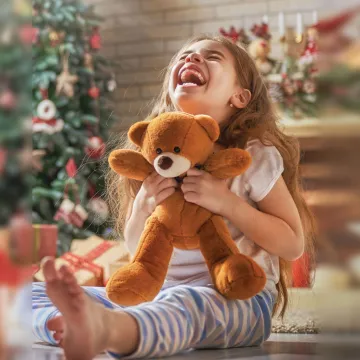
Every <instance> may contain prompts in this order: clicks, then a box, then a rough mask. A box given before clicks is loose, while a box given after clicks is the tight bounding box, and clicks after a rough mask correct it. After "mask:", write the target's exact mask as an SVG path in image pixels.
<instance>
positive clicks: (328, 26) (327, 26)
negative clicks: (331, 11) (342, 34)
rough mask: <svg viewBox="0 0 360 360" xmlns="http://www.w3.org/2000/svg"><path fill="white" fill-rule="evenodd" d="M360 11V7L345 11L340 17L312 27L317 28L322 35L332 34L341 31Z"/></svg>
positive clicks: (322, 21)
mask: <svg viewBox="0 0 360 360" xmlns="http://www.w3.org/2000/svg"><path fill="white" fill-rule="evenodd" d="M359 11H360V6H358V7H356V8H354V9H351V10H348V11H345V12H343V13H341V14H340V15H335V16H333V17H331V18H330V19H324V20H321V21H319V22H318V23H317V24H315V25H314V26H312V27H313V28H315V29H316V30H317V31H318V32H319V33H321V34H326V33H331V32H333V31H335V30H340V28H341V27H342V26H344V25H345V24H346V23H348V22H349V21H350V20H351V18H353V17H354V16H355V15H356V14H357V13H358V12H359Z"/></svg>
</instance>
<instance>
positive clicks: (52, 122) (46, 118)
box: [32, 99, 64, 135]
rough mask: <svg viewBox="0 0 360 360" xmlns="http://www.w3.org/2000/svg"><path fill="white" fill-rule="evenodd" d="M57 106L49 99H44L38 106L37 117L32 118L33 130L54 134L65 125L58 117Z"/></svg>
mask: <svg viewBox="0 0 360 360" xmlns="http://www.w3.org/2000/svg"><path fill="white" fill-rule="evenodd" d="M55 116H56V106H55V104H54V103H53V102H52V101H51V100H49V99H45V100H42V101H41V102H40V103H39V105H38V107H37V117H33V119H32V131H33V132H34V133H36V132H43V133H46V134H49V135H52V134H54V133H56V132H59V131H61V130H62V129H63V127H64V121H63V120H62V119H56V117H55Z"/></svg>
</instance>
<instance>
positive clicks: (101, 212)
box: [87, 197, 109, 225]
mask: <svg viewBox="0 0 360 360" xmlns="http://www.w3.org/2000/svg"><path fill="white" fill-rule="evenodd" d="M87 210H88V211H89V213H90V215H91V217H92V222H93V223H94V224H95V225H101V224H103V223H104V222H105V221H106V220H107V218H108V217H109V208H108V206H107V204H106V202H105V201H104V200H103V199H101V198H100V197H93V198H92V199H90V200H89V202H88V205H87Z"/></svg>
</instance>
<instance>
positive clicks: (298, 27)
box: [296, 13, 303, 35]
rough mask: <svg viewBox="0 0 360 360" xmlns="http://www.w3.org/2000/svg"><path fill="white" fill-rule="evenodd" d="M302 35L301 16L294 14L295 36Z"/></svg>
mask: <svg viewBox="0 0 360 360" xmlns="http://www.w3.org/2000/svg"><path fill="white" fill-rule="evenodd" d="M302 33H303V21H302V14H300V13H297V14H296V34H297V35H301V34H302Z"/></svg>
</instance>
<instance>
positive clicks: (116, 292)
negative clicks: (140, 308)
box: [106, 262, 164, 306]
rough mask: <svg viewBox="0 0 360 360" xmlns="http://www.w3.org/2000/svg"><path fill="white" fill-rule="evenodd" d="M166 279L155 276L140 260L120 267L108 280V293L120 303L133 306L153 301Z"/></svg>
mask: <svg viewBox="0 0 360 360" xmlns="http://www.w3.org/2000/svg"><path fill="white" fill-rule="evenodd" d="M163 282H164V279H156V278H154V277H153V276H152V275H151V274H150V273H149V271H148V270H147V269H146V267H145V266H144V265H143V264H141V263H140V262H133V263H131V264H129V265H126V266H124V267H122V268H120V269H119V270H118V271H117V272H116V273H115V274H114V275H113V276H112V277H111V278H110V279H109V281H108V283H107V285H106V294H107V296H108V298H109V299H110V300H111V301H112V302H114V303H116V304H119V305H123V306H133V305H138V304H141V303H143V302H148V301H152V300H153V299H154V298H155V296H156V295H157V294H158V293H159V291H160V289H161V287H162V285H163Z"/></svg>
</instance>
